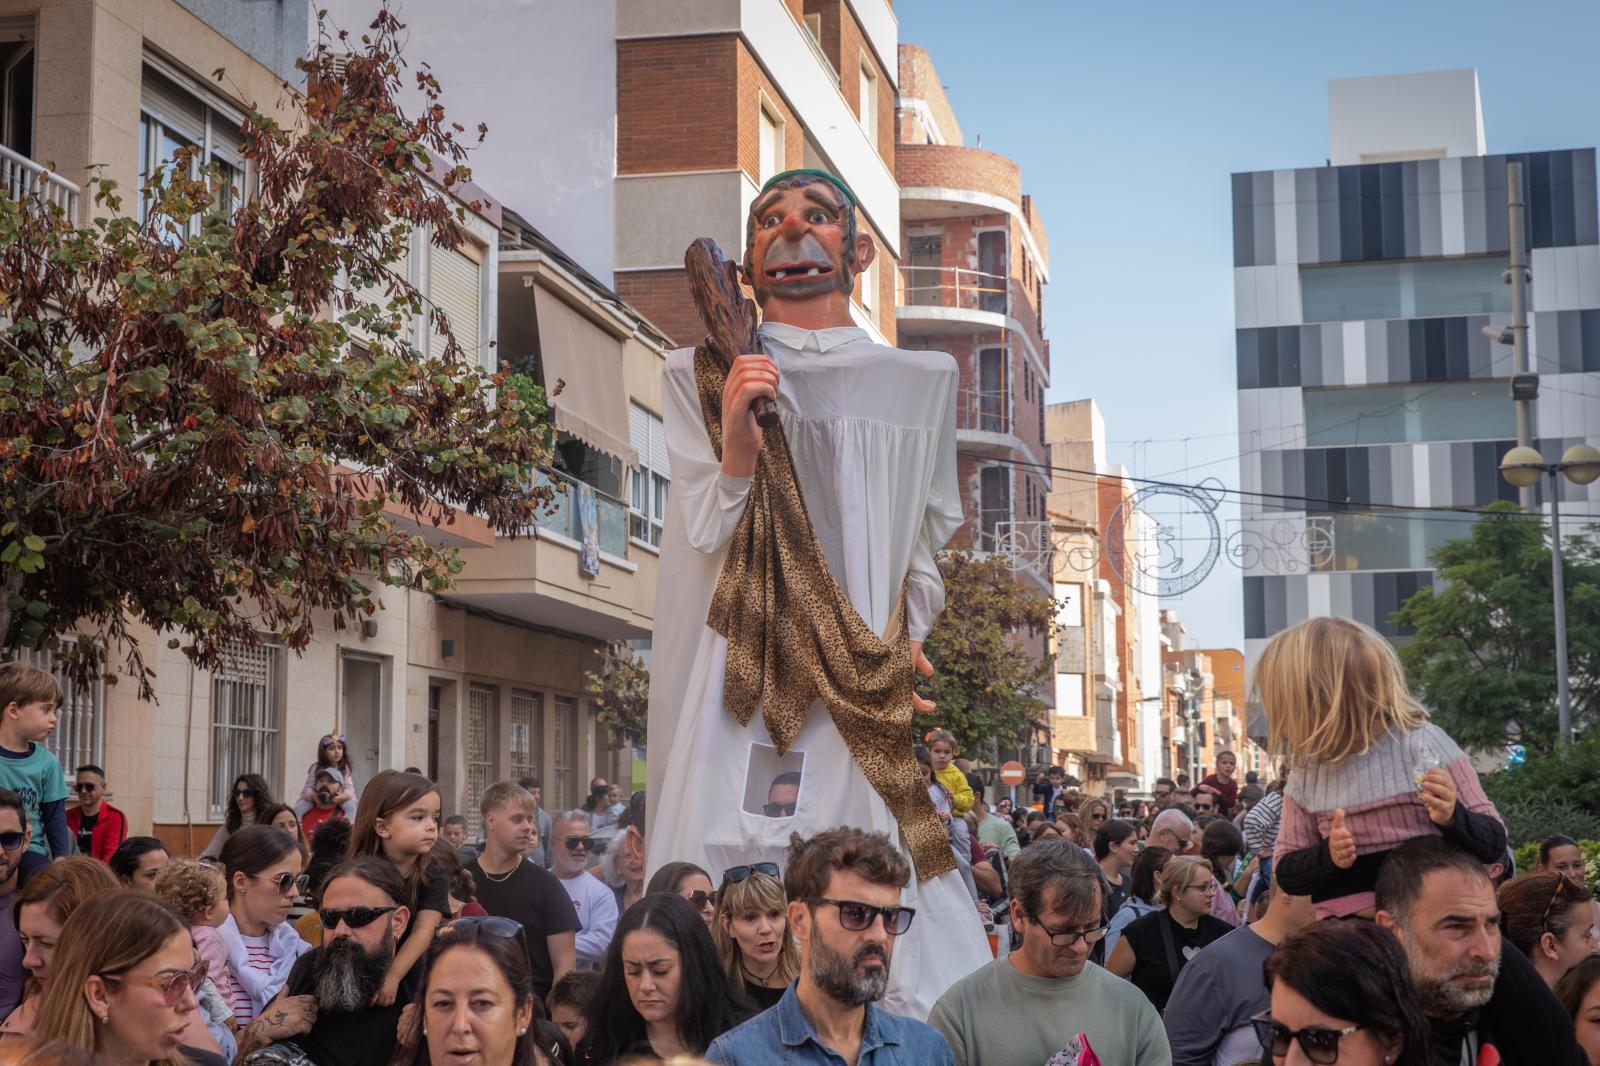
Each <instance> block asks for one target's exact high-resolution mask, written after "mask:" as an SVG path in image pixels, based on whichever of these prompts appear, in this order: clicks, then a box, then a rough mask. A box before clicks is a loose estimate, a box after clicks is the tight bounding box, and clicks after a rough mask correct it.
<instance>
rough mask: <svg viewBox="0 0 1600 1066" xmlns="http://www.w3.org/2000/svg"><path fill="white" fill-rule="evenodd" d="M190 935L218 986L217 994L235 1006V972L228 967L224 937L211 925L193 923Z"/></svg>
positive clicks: (213, 981)
mask: <svg viewBox="0 0 1600 1066" xmlns="http://www.w3.org/2000/svg"><path fill="white" fill-rule="evenodd" d="M189 936H190V938H191V939H193V940H194V949H195V951H196V952H198V953H199V955H200V958H201V959H203V960H204V961H205V964H206V976H207V977H209V978H211V983H212V984H214V985H216V986H217V995H219V996H221V997H222V1001H223V1002H224V1003H226V1004H228V1005H229V1006H230V1007H231V1006H233V996H234V988H233V974H232V972H230V971H229V969H228V948H227V945H225V944H223V942H222V937H221V936H220V935H219V934H218V933H217V930H216V928H215V927H214V926H210V925H191V926H190V927H189Z"/></svg>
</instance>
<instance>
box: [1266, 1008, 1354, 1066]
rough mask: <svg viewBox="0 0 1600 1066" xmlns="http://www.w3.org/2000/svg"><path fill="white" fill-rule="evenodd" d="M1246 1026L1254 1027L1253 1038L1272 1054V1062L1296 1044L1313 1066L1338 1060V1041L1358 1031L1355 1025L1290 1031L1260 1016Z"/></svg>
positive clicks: (1329, 1063) (1268, 1018)
mask: <svg viewBox="0 0 1600 1066" xmlns="http://www.w3.org/2000/svg"><path fill="white" fill-rule="evenodd" d="M1250 1024H1251V1025H1253V1026H1255V1030H1256V1037H1257V1038H1258V1039H1259V1040H1260V1041H1261V1046H1262V1047H1264V1048H1266V1049H1267V1050H1268V1051H1269V1052H1271V1053H1272V1057H1273V1058H1275V1059H1281V1058H1285V1057H1287V1056H1288V1054H1289V1045H1290V1044H1291V1043H1298V1044H1299V1045H1300V1050H1301V1051H1304V1052H1305V1053H1306V1058H1308V1059H1310V1060H1311V1061H1312V1062H1314V1063H1317V1066H1332V1064H1333V1063H1336V1062H1338V1061H1339V1041H1341V1040H1343V1039H1344V1038H1345V1037H1347V1036H1349V1035H1350V1034H1351V1033H1353V1032H1355V1031H1356V1030H1358V1029H1360V1028H1361V1026H1359V1025H1347V1026H1345V1027H1344V1028H1343V1029H1314V1028H1311V1027H1309V1026H1308V1027H1307V1028H1305V1029H1290V1028H1289V1027H1288V1026H1286V1025H1283V1024H1281V1023H1279V1022H1275V1021H1273V1020H1272V1015H1271V1014H1267V1013H1262V1014H1258V1015H1256V1016H1255V1017H1254V1018H1251V1019H1250Z"/></svg>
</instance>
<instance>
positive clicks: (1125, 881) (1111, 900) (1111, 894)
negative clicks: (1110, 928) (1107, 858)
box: [1105, 870, 1133, 921]
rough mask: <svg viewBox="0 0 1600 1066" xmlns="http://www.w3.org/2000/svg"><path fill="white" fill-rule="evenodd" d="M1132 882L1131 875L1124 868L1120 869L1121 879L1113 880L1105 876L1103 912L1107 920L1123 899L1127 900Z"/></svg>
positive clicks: (1115, 911)
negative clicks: (1104, 904) (1104, 905)
mask: <svg viewBox="0 0 1600 1066" xmlns="http://www.w3.org/2000/svg"><path fill="white" fill-rule="evenodd" d="M1132 884H1133V876H1132V875H1131V874H1129V873H1128V871H1126V870H1124V871H1122V880H1120V881H1113V880H1111V878H1109V877H1108V878H1106V907H1105V912H1106V918H1107V920H1108V921H1109V920H1110V917H1111V915H1113V914H1115V913H1117V908H1118V907H1120V906H1122V904H1123V903H1124V901H1126V900H1127V898H1128V889H1129V888H1130V887H1132Z"/></svg>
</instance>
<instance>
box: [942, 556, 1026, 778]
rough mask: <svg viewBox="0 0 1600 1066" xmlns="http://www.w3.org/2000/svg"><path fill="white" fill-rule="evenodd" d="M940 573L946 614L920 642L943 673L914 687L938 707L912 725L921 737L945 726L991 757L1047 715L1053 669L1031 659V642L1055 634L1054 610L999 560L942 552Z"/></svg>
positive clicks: (965, 748)
mask: <svg viewBox="0 0 1600 1066" xmlns="http://www.w3.org/2000/svg"><path fill="white" fill-rule="evenodd" d="M939 572H940V573H941V574H942V575H943V576H944V588H945V603H944V612H943V613H942V614H940V615H939V619H938V621H937V622H935V623H934V626H933V631H932V632H930V633H929V634H928V639H927V641H926V642H925V643H924V645H923V651H924V652H925V653H926V654H927V656H928V659H929V661H930V662H933V663H935V664H937V667H938V669H937V671H936V672H935V673H934V675H933V677H932V678H929V679H928V680H926V681H920V682H919V683H918V685H917V688H918V691H920V692H921V693H922V694H923V695H924V696H926V697H927V698H928V699H930V700H932V701H933V702H934V705H935V710H934V712H933V713H932V714H929V715H918V716H917V718H916V722H915V728H916V731H917V734H918V736H919V738H920V736H921V735H922V734H923V733H924V732H925V731H926V730H928V729H931V728H933V727H934V726H941V727H943V728H945V729H948V730H950V731H951V732H952V733H954V734H955V735H956V742H957V743H958V744H959V745H960V746H961V750H962V752H963V753H964V754H966V755H969V756H970V757H972V758H974V759H979V758H983V759H989V760H994V759H995V758H996V757H997V756H998V754H999V753H1000V752H1002V751H1004V750H1006V749H1007V748H1013V747H1016V746H1017V745H1019V744H1024V743H1026V742H1027V739H1028V737H1029V736H1030V735H1031V734H1032V732H1033V726H1034V723H1035V722H1037V721H1038V720H1039V719H1040V718H1041V717H1042V716H1043V714H1044V713H1045V705H1044V703H1043V701H1042V700H1040V699H1039V692H1040V691H1041V690H1042V689H1043V687H1044V686H1045V684H1047V683H1048V681H1049V678H1050V675H1051V673H1053V671H1054V664H1053V663H1052V662H1051V661H1050V660H1049V658H1048V657H1046V658H1044V659H1040V658H1037V657H1035V656H1034V655H1033V654H1031V653H1030V652H1029V650H1028V648H1027V646H1026V640H1027V638H1030V637H1036V636H1040V635H1048V634H1049V633H1050V631H1051V628H1052V627H1053V626H1054V624H1055V614H1056V605H1055V602H1054V601H1053V600H1052V599H1050V597H1048V596H1045V595H1042V594H1040V593H1038V592H1034V591H1032V590H1030V589H1028V588H1025V587H1023V585H1022V584H1021V583H1019V582H1018V580H1017V575H1016V573H1014V572H1013V571H1012V569H1011V567H1010V566H1009V565H1008V563H1007V561H1006V558H1005V557H1004V556H1001V555H989V556H978V555H974V554H972V553H971V552H964V551H952V552H945V553H943V554H941V555H940V557H939Z"/></svg>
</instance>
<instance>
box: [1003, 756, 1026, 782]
mask: <svg viewBox="0 0 1600 1066" xmlns="http://www.w3.org/2000/svg"><path fill="white" fill-rule="evenodd" d="M1027 776H1028V771H1027V769H1026V768H1025V767H1024V766H1023V765H1022V764H1021V763H1019V762H1015V761H1013V762H1008V763H1005V764H1003V765H1002V766H1001V767H1000V783H1001V784H1003V785H1020V784H1022V782H1023V779H1024V778H1026V777H1027Z"/></svg>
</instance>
